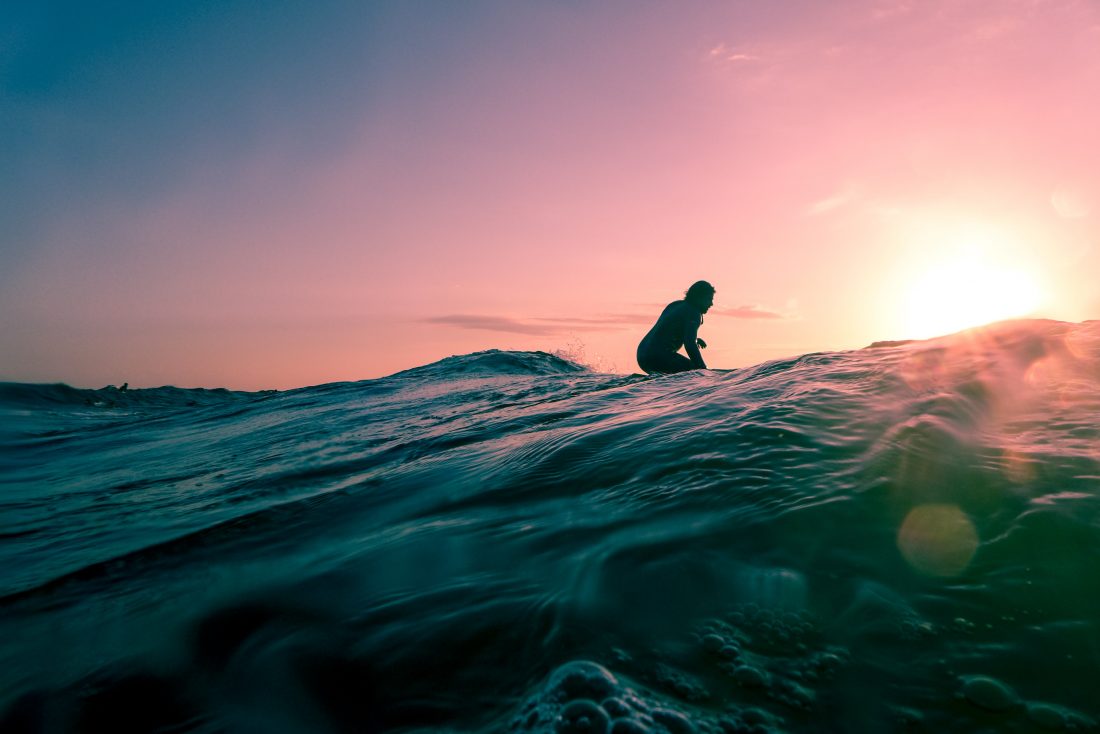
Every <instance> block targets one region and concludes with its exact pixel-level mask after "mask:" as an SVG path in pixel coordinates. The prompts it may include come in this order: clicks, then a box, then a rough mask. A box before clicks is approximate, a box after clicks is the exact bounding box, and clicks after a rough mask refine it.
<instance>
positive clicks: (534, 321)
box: [423, 314, 650, 336]
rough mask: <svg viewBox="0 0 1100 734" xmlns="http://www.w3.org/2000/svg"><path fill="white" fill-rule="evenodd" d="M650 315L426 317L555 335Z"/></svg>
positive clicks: (619, 324)
mask: <svg viewBox="0 0 1100 734" xmlns="http://www.w3.org/2000/svg"><path fill="white" fill-rule="evenodd" d="M649 320H650V317H648V316H642V315H640V314H621V315H608V316H600V317H595V318H539V317H536V318H528V319H517V318H512V317H509V316H487V315H484V314H446V315H443V316H432V317H429V318H426V319H423V321H425V322H427V323H429V324H442V325H444V326H453V327H456V328H459V329H470V330H474V331H496V332H504V333H508V334H527V335H529V336H554V335H560V334H568V333H571V332H577V331H615V330H618V329H621V328H623V327H624V326H626V325H632V324H639V323H645V322H647V321H649Z"/></svg>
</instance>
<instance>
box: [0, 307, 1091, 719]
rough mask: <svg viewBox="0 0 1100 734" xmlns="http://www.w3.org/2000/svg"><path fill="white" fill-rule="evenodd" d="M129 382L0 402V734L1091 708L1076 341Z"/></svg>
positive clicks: (1066, 337)
mask: <svg viewBox="0 0 1100 734" xmlns="http://www.w3.org/2000/svg"><path fill="white" fill-rule="evenodd" d="M160 390H172V392H157V391H153V392H150V393H148V394H147V395H145V396H142V395H141V393H143V392H145V391H137V390H134V391H131V390H127V391H121V390H118V391H111V392H110V393H107V394H106V396H107V397H113V396H114V393H116V392H117V393H120V394H122V395H124V398H123V399H124V400H125V399H129V395H126V393H134V394H135V395H137V396H138V398H137V400H138V401H139V402H135V403H132V404H130V407H135V410H133V411H126V410H111V409H110V406H98V407H96V406H94V403H93V404H91V405H90V404H89V403H87V402H86V401H87V400H88V399H93V400H101V401H102V398H103V397H104V392H103V391H79V390H75V389H73V388H67V387H65V386H19V385H14V386H13V385H6V386H4V388H3V391H0V403H3V404H5V405H8V406H15V405H20V406H23V407H24V408H29V409H28V410H24V411H23V412H24V413H26V415H24V414H22V413H18V412H15V413H13V416H14V418H13V420H14V421H16V422H17V423H18V422H19V421H25V422H28V423H33V426H34V429H35V430H34V431H29V430H25V431H20V430H19V429H18V426H17V427H16V430H15V432H14V433H13V434H12V435H14V436H16V439H13V440H12V441H10V442H8V443H7V444H6V445H5V449H4V453H3V454H0V470H2V473H0V485H2V489H3V492H2V494H0V519H2V527H3V528H4V531H3V533H2V534H0V568H3V569H5V570H4V572H3V574H2V575H0V589H2V593H3V595H4V596H3V598H0V634H3V635H4V636H5V639H6V640H8V641H9V642H7V643H6V645H5V647H4V648H3V650H2V652H0V690H2V691H4V694H3V697H2V698H0V711H2V712H4V713H0V729H4V730H29V731H37V730H41V729H42V727H44V726H46V724H44V723H42V722H49V727H50V728H51V730H56V731H69V730H73V731H84V730H98V729H104V728H112V727H113V728H126V727H127V726H129V727H130V729H131V730H132V729H134V728H135V727H136V728H137V729H138V730H148V731H154V730H162V731H168V730H173V731H187V730H196V731H238V730H239V731H248V730H263V731H285V732H306V731H309V732H313V731H383V730H390V729H403V730H410V731H411V730H439V729H441V728H445V729H448V730H452V731H502V730H506V729H507V730H512V731H525V732H526V731H531V732H544V731H545V732H549V731H567V730H568V731H572V730H575V729H576V730H580V729H584V728H585V727H587V729H585V730H594V731H612V730H613V731H616V732H627V731H643V730H648V731H653V732H679V731H685V732H686V731H703V732H708V731H709V732H714V733H715V734H717V732H719V731H722V732H727V731H733V732H737V731H806V732H815V731H835V730H846V731H892V730H897V729H898V728H899V727H900V728H905V727H916V728H918V729H924V730H929V731H947V732H953V731H958V732H966V731H974V730H978V729H982V728H985V729H993V730H998V731H1021V732H1022V731H1031V730H1033V729H1034V728H1035V727H1047V728H1053V729H1059V728H1061V729H1067V730H1069V729H1077V730H1088V729H1090V728H1095V727H1096V720H1097V719H1098V718H1100V710H1098V709H1097V707H1096V703H1095V701H1093V700H1092V696H1091V694H1090V693H1089V691H1088V688H1087V686H1085V685H1083V684H1082V683H1081V681H1087V680H1092V679H1094V678H1095V677H1096V675H1097V674H1098V673H1100V627H1098V623H1097V620H1098V619H1100V581H1098V578H1097V575H1096V574H1095V573H1094V566H1095V564H1096V562H1097V552H1098V551H1097V549H1098V548H1100V448H1098V447H1100V423H1098V421H1097V420H1096V416H1097V415H1100V322H1086V323H1083V324H1067V323H1062V322H1055V321H1037V320H1035V321H1015V322H1007V323H1002V324H995V325H992V326H989V327H985V328H982V329H975V330H970V331H966V332H961V333H959V334H955V335H951V336H947V337H941V338H939V339H932V340H926V341H904V342H879V343H876V344H874V345H871V346H869V347H868V348H865V349H860V350H854V351H849V352H831V353H816V354H808V355H801V356H798V357H792V358H789V359H783V360H775V361H772V362H768V363H765V364H762V365H757V366H753V367H750V368H746V369H738V370H711V371H697V372H691V373H685V374H678V375H669V376H658V377H648V376H640V375H612V374H599V373H596V372H593V371H591V370H588V369H585V368H583V367H581V366H578V365H575V364H572V363H570V362H568V361H566V360H562V359H560V358H558V357H555V356H553V355H548V354H545V353H525V352H502V351H495V350H494V351H489V352H480V353H477V354H472V355H463V356H456V357H452V358H449V359H446V360H442V361H440V362H437V363H434V364H432V365H426V366H424V367H420V368H416V369H413V370H407V371H405V372H402V373H398V374H396V375H392V376H390V377H385V378H381V379H377V380H366V381H362V382H348V383H338V384H332V385H321V386H315V387H308V388H301V389H297V390H288V391H284V392H280V393H272V394H263V395H260V394H253V393H227V392H223V391H201V392H198V393H195V392H194V391H179V392H176V391H174V389H167V388H163V389H160ZM192 399H194V400H206V402H203V403H201V404H200V405H199V406H198V408H199V409H197V410H160V408H162V407H170V408H179V407H187V404H186V402H181V401H184V400H192ZM141 400H145V401H146V402H144V403H141V402H140V401H141ZM59 405H60V406H78V407H89V408H92V407H95V410H100V408H102V407H107V408H108V410H107V413H110V414H111V415H112V416H113V417H112V419H111V420H110V421H108V422H103V421H98V420H92V419H88V420H87V421H85V420H84V417H83V412H81V411H77V412H76V413H73V412H72V411H69V410H58V409H56V406H59ZM120 407H126V406H122V405H121V404H120ZM146 407H147V408H149V410H146V409H145V408H146ZM192 407H195V406H192ZM92 412H93V413H94V412H95V411H94V410H93V411H92ZM74 416H75V417H74ZM127 717H129V718H127ZM36 722H37V723H36ZM133 722H137V723H133ZM19 727H23V728H22V729H19ZM36 727H37V728H36Z"/></svg>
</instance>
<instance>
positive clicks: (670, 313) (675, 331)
mask: <svg viewBox="0 0 1100 734" xmlns="http://www.w3.org/2000/svg"><path fill="white" fill-rule="evenodd" d="M712 305H714V286H712V285H711V284H710V283H708V282H707V281H705V280H700V281H698V282H696V283H693V284H692V286H691V287H690V288H688V289H687V293H685V294H684V300H682V301H673V302H672V303H670V304H668V305H667V306H665V310H664V311H662V312H661V316H660V318H658V319H657V323H656V324H654V325H653V328H652V329H650V330H649V333H648V334H646V335H645V337H643V338H642V343H641V344H639V345H638V366H639V367H641V368H642V369H643V370H645V371H646V372H648V373H649V374H651V375H652V374H668V373H672V372H686V371H687V370H705V369H706V368H707V363H706V362H704V361H703V355H702V354H700V353H699V348H700V347H702V348H704V349H706V346H707V343H706V342H705V341H703V340H702V339H700V338H699V337H698V336H697V334H698V331H699V326H700V324H702V323H703V314H705V313H706V312H707V311H709V310H710V307H711V306H712ZM680 347H683V348H684V351H686V352H687V353H688V356H687V357H685V356H684V355H682V354H680V352H679V350H680Z"/></svg>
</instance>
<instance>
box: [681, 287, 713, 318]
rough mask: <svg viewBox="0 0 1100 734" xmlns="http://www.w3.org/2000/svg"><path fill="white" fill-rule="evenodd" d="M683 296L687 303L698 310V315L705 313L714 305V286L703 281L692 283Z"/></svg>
mask: <svg viewBox="0 0 1100 734" xmlns="http://www.w3.org/2000/svg"><path fill="white" fill-rule="evenodd" d="M684 295H685V297H686V299H687V301H688V303H690V304H691V305H692V306H695V307H696V308H697V309H699V313H706V312H707V311H708V310H710V307H711V306H713V305H714V286H712V285H711V284H710V283H708V282H707V281H705V280H697V281H695V282H694V283H692V284H691V287H690V288H688V289H687V293H685V294H684Z"/></svg>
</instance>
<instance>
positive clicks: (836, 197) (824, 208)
mask: <svg viewBox="0 0 1100 734" xmlns="http://www.w3.org/2000/svg"><path fill="white" fill-rule="evenodd" d="M858 196H859V191H858V190H857V189H856V188H855V187H854V186H845V187H844V188H843V189H841V190H840V191H837V192H836V193H835V194H833V195H831V196H827V197H825V198H824V199H821V200H820V201H815V202H814V203H813V204H810V206H808V207H807V208H806V216H808V217H818V216H821V215H822V214H828V213H829V212H831V211H834V210H835V209H839V208H840V207H842V206H844V205H845V204H849V203H851V202H852V201H855V199H856V198H857V197H858Z"/></svg>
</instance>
